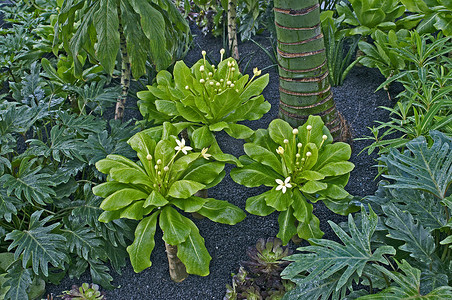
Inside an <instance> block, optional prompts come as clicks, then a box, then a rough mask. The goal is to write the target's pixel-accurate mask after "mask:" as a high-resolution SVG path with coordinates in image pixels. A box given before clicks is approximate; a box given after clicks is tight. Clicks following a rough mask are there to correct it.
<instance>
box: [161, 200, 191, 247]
mask: <svg viewBox="0 0 452 300" xmlns="http://www.w3.org/2000/svg"><path fill="white" fill-rule="evenodd" d="M187 220H188V219H187V218H186V217H184V216H182V215H181V214H180V213H178V212H177V210H175V209H174V208H172V207H171V206H166V207H165V208H164V209H162V212H161V213H160V219H159V225H160V228H161V229H162V231H163V240H164V241H165V242H167V243H168V244H170V245H178V244H180V243H182V242H184V241H185V240H186V239H187V237H188V235H189V234H190V232H191V229H190V226H189V222H188V221H187Z"/></svg>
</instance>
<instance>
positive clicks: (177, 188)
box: [168, 180, 205, 199]
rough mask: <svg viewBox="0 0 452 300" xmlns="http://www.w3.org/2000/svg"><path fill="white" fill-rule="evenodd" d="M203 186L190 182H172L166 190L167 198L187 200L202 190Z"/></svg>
mask: <svg viewBox="0 0 452 300" xmlns="http://www.w3.org/2000/svg"><path fill="white" fill-rule="evenodd" d="M204 187H205V185H204V184H201V183H198V182H196V181H191V180H178V181H176V182H174V183H173V184H172V185H171V187H170V188H169V190H168V196H171V197H174V198H182V199H185V198H188V197H190V196H192V195H193V194H194V193H196V192H197V191H199V190H201V189H203V188H204Z"/></svg>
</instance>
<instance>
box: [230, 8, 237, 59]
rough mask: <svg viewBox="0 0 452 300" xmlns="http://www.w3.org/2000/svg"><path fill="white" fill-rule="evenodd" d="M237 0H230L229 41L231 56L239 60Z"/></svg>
mask: <svg viewBox="0 0 452 300" xmlns="http://www.w3.org/2000/svg"><path fill="white" fill-rule="evenodd" d="M236 17H237V0H229V2H228V42H229V47H230V49H231V52H232V53H231V56H232V57H233V58H234V59H235V60H237V61H238V60H239V47H238V45H237V22H236Z"/></svg>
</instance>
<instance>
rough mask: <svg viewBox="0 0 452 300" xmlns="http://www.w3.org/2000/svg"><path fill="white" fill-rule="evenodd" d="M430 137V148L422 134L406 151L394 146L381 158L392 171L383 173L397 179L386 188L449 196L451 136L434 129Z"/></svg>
mask: <svg viewBox="0 0 452 300" xmlns="http://www.w3.org/2000/svg"><path fill="white" fill-rule="evenodd" d="M430 136H431V137H432V139H433V144H432V146H431V147H429V146H428V143H427V141H426V139H425V138H424V137H419V138H416V139H414V140H412V141H411V142H409V143H407V144H406V147H407V150H405V151H404V152H403V153H400V152H399V151H398V150H397V149H391V151H390V153H389V154H388V155H387V156H383V157H381V158H380V160H381V161H383V162H384V163H385V164H386V165H387V167H388V171H389V175H383V176H384V177H386V178H389V179H393V180H395V181H396V182H395V183H394V184H391V185H387V187H389V188H397V189H401V188H403V189H419V190H423V191H427V192H429V193H432V194H433V195H435V196H436V197H438V198H439V199H444V198H445V197H446V192H447V189H448V187H449V186H450V184H451V183H452V139H451V138H450V137H448V136H446V135H445V134H444V133H441V132H439V131H431V132H430Z"/></svg>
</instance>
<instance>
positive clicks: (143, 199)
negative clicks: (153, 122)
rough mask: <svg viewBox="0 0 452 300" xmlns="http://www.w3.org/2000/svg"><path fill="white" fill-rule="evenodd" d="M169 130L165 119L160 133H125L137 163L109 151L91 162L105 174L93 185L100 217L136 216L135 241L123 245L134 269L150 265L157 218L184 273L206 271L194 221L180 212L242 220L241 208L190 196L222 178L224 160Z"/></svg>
mask: <svg viewBox="0 0 452 300" xmlns="http://www.w3.org/2000/svg"><path fill="white" fill-rule="evenodd" d="M174 132H177V130H176V129H175V127H174V126H173V125H171V124H169V123H166V124H165V125H164V126H163V130H162V131H160V132H158V131H155V130H154V129H151V130H146V131H142V132H139V133H137V134H135V135H134V136H133V137H132V138H130V139H129V141H128V143H129V145H130V146H131V147H132V148H133V149H134V150H135V151H136V152H137V156H138V158H139V161H138V162H134V161H132V160H129V159H127V158H125V157H123V156H120V155H108V156H107V157H106V158H105V159H102V160H100V161H98V162H97V163H96V168H97V169H98V170H99V171H100V172H102V173H104V174H108V178H107V182H104V183H101V184H99V185H97V186H95V187H94V188H93V192H94V194H95V195H97V196H100V197H103V198H105V199H104V200H103V201H102V203H101V205H100V207H101V208H102V209H103V210H105V212H103V213H102V214H101V216H100V217H99V220H100V221H102V222H109V221H112V220H114V219H118V218H128V219H134V220H140V222H139V223H138V225H137V227H136V230H135V240H134V242H133V243H132V244H131V245H130V246H128V247H127V252H128V253H129V256H130V261H131V263H132V266H133V268H134V270H135V272H140V271H142V270H144V269H146V268H148V267H150V266H151V261H150V256H151V253H152V250H153V248H154V245H155V241H154V234H155V231H156V227H157V223H158V226H160V229H161V230H162V231H163V240H164V241H165V244H167V245H171V246H176V247H177V254H176V255H177V258H178V259H180V261H181V262H182V263H183V264H184V265H185V268H186V272H187V273H190V274H197V275H201V276H206V275H208V274H209V263H210V260H211V256H210V255H209V253H208V251H207V249H206V247H205V244H204V238H203V237H202V236H201V235H200V233H199V230H198V228H197V227H196V225H195V223H193V221H191V220H190V219H189V218H187V217H186V216H184V214H183V213H181V211H182V212H187V213H191V212H197V213H199V214H200V215H202V216H205V217H207V218H209V219H210V220H212V221H214V222H219V223H224V224H230V225H233V224H236V223H238V222H240V221H242V220H243V219H244V218H245V213H244V212H243V211H242V210H241V209H240V208H238V207H236V206H235V205H232V204H230V203H228V202H226V201H222V200H216V199H213V198H201V197H197V196H194V194H195V193H196V192H197V191H199V190H201V189H205V188H209V187H212V186H215V185H216V184H218V183H219V182H220V181H221V180H222V178H223V177H224V174H225V171H224V170H223V169H224V165H225V163H224V162H222V161H218V160H216V159H215V158H216V157H218V156H221V157H220V159H223V160H224V156H225V154H210V153H209V149H207V148H204V149H203V150H202V151H200V152H194V151H192V150H193V149H192V147H190V146H188V145H186V144H185V140H184V139H179V138H178V137H177V136H176V135H173V133H174ZM173 248H174V247H173ZM168 258H169V259H170V255H168ZM170 264H171V262H170ZM170 271H171V268H170Z"/></svg>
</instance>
